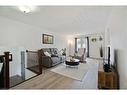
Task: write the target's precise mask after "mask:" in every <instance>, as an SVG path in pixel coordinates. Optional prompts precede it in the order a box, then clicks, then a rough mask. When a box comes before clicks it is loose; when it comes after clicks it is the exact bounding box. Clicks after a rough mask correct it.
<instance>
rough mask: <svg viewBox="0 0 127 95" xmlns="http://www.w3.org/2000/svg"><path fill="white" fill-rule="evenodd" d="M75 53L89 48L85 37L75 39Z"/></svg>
mask: <svg viewBox="0 0 127 95" xmlns="http://www.w3.org/2000/svg"><path fill="white" fill-rule="evenodd" d="M75 40H76V41H75V44H76V45H75V51H78V49H79V48H87V46H86V44H87V43H86V41H87V40H86V38H85V37H81V38H76V39H75Z"/></svg>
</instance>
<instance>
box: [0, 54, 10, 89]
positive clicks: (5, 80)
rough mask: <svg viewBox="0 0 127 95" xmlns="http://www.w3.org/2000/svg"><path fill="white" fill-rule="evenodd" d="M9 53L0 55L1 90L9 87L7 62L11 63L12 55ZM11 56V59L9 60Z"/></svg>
mask: <svg viewBox="0 0 127 95" xmlns="http://www.w3.org/2000/svg"><path fill="white" fill-rule="evenodd" d="M9 53H10V52H4V55H0V58H2V59H3V62H2V63H3V67H2V70H3V71H1V73H2V74H1V77H2V78H1V79H2V80H3V87H1V88H3V89H9V87H10V78H9V61H12V55H11V54H9ZM9 56H11V58H9Z"/></svg>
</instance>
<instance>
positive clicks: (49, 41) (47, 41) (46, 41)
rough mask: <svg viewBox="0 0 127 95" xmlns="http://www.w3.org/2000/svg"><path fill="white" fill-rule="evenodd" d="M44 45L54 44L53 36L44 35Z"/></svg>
mask: <svg viewBox="0 0 127 95" xmlns="http://www.w3.org/2000/svg"><path fill="white" fill-rule="evenodd" d="M42 42H43V44H53V36H52V35H48V34H43V35H42Z"/></svg>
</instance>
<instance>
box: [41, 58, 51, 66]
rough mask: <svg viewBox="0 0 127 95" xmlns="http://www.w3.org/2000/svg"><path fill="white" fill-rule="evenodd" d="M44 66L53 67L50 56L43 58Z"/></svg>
mask: <svg viewBox="0 0 127 95" xmlns="http://www.w3.org/2000/svg"><path fill="white" fill-rule="evenodd" d="M42 65H43V66H45V67H51V66H52V60H51V57H49V56H42Z"/></svg>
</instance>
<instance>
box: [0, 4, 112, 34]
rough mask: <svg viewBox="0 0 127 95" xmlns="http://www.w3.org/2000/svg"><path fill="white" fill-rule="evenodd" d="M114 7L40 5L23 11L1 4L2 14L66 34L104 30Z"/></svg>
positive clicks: (0, 13) (0, 10)
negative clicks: (32, 10) (34, 8)
mask: <svg viewBox="0 0 127 95" xmlns="http://www.w3.org/2000/svg"><path fill="white" fill-rule="evenodd" d="M111 9H112V7H101V6H100V7H99V6H98V7H95V6H91V7H90V6H38V10H37V11H35V12H31V13H28V14H25V13H22V12H21V11H19V10H18V9H17V8H16V7H15V6H1V7H0V16H4V17H7V18H10V19H13V20H17V21H20V22H23V23H26V24H30V25H34V26H38V27H41V28H42V27H43V28H45V29H48V30H51V31H53V32H58V33H61V32H62V33H64V34H83V33H89V32H90V33H91V32H92V33H97V32H104V29H105V26H106V24H107V21H108V17H109V15H110V12H111Z"/></svg>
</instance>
